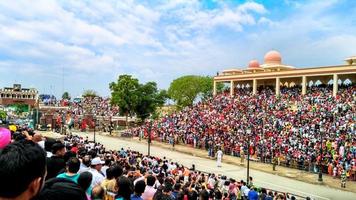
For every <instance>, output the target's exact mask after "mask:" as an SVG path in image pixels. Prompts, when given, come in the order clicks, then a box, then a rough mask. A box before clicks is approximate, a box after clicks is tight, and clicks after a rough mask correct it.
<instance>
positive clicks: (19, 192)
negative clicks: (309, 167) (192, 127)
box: [0, 129, 296, 200]
mask: <svg viewBox="0 0 356 200" xmlns="http://www.w3.org/2000/svg"><path fill="white" fill-rule="evenodd" d="M0 180H1V181H0V199H21V200H30V199H32V200H63V199H65V200H99V199H100V200H114V199H115V200H198V199H199V200H213V199H216V200H220V199H221V200H236V199H249V200H257V199H261V200H273V199H281V200H286V199H291V200H292V199H296V197H295V196H293V195H288V194H286V193H278V192H274V191H268V190H266V189H265V188H258V187H256V186H255V185H254V184H253V179H252V177H250V179H249V184H246V182H245V181H243V180H241V181H239V180H235V179H232V178H227V177H225V176H223V175H218V174H214V173H209V174H208V173H203V172H199V171H197V170H196V169H195V167H194V165H193V166H192V167H190V168H189V167H187V166H183V165H181V164H179V163H176V162H173V161H171V160H169V159H167V158H165V157H163V158H159V157H154V156H148V155H143V154H141V153H140V152H137V151H134V150H130V149H126V150H124V149H123V148H121V149H119V150H117V151H116V150H115V151H113V150H108V149H105V147H104V146H103V145H102V144H100V143H94V142H92V141H88V138H82V137H79V136H67V137H65V138H64V139H62V140H55V139H51V138H43V137H42V135H41V134H40V133H34V132H32V133H28V132H27V131H25V130H21V129H19V130H17V131H16V132H14V133H12V140H11V142H10V143H9V144H7V145H6V146H4V147H3V148H2V149H0Z"/></svg>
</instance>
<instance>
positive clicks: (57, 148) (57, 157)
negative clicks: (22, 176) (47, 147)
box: [46, 142, 66, 180]
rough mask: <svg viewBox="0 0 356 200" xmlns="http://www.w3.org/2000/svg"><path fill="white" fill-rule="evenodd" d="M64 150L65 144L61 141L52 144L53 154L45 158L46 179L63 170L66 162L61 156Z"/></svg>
mask: <svg viewBox="0 0 356 200" xmlns="http://www.w3.org/2000/svg"><path fill="white" fill-rule="evenodd" d="M65 152H66V150H65V146H64V144H62V143H61V142H56V143H54V144H53V145H52V154H53V155H52V157H50V158H49V159H48V160H47V177H46V180H48V179H51V178H53V177H56V176H57V175H58V174H59V173H60V172H63V171H64V168H65V166H66V164H65V161H64V159H63V156H64V154H65Z"/></svg>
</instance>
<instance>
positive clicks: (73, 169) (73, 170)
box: [57, 157, 80, 183]
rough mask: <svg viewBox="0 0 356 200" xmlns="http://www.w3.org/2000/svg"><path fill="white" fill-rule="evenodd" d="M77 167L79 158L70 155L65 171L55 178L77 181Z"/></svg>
mask: <svg viewBox="0 0 356 200" xmlns="http://www.w3.org/2000/svg"><path fill="white" fill-rule="evenodd" d="M79 167H80V161H79V159H78V158H76V157H72V158H70V159H69V160H68V162H67V166H66V172H64V173H61V174H58V176H57V178H65V179H68V180H71V181H73V182H75V183H78V178H79V174H78V171H79Z"/></svg>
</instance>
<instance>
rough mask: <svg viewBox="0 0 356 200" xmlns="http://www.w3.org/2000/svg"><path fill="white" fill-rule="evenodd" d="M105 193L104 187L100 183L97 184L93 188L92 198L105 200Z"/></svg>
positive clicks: (93, 199)
mask: <svg viewBox="0 0 356 200" xmlns="http://www.w3.org/2000/svg"><path fill="white" fill-rule="evenodd" d="M104 195H105V191H104V188H103V187H101V186H100V185H97V186H95V187H94V188H93V189H92V193H91V200H103V199H104Z"/></svg>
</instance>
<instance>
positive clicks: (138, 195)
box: [131, 180, 146, 200]
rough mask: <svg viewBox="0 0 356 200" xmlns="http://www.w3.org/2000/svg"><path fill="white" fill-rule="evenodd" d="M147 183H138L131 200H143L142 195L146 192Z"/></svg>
mask: <svg viewBox="0 0 356 200" xmlns="http://www.w3.org/2000/svg"><path fill="white" fill-rule="evenodd" d="M145 187H146V183H145V181H143V180H141V181H137V182H136V184H135V187H134V193H133V194H132V195H131V200H143V199H142V197H141V195H142V193H143V192H144V191H145Z"/></svg>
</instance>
